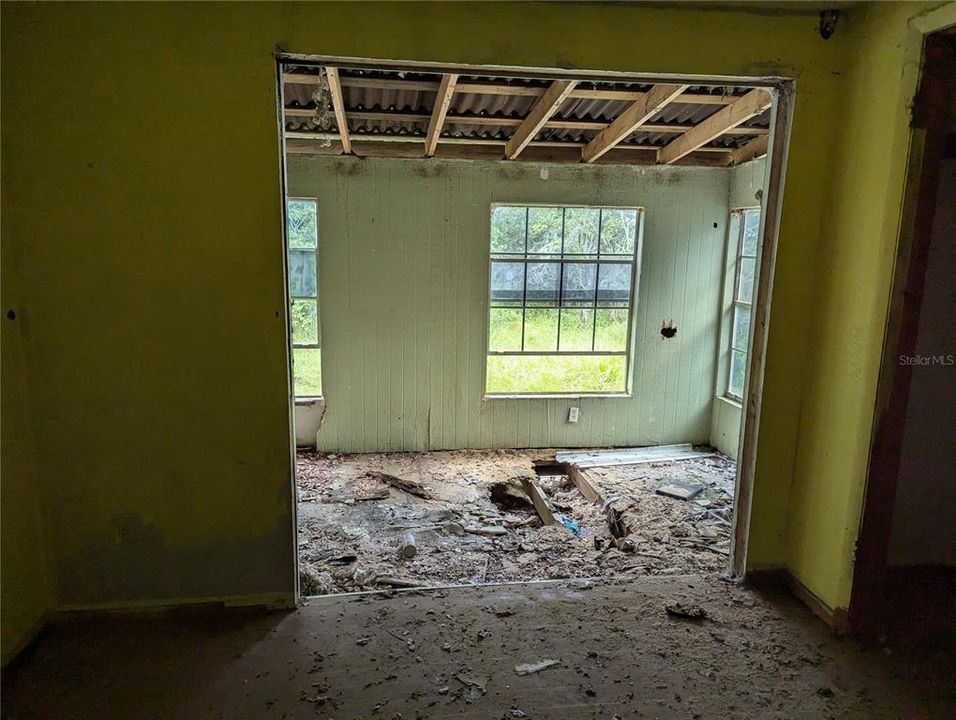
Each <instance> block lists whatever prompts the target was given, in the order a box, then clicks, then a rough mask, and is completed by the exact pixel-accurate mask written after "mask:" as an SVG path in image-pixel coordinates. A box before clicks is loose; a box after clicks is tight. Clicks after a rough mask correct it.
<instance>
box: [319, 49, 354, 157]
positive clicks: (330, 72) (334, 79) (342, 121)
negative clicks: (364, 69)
mask: <svg viewBox="0 0 956 720" xmlns="http://www.w3.org/2000/svg"><path fill="white" fill-rule="evenodd" d="M325 79H326V82H328V84H329V94H330V95H331V96H332V109H333V110H334V111H335V125H336V126H337V127H338V130H339V138H340V139H341V141H342V152H344V153H345V154H346V155H351V154H352V141H351V140H350V139H349V124H348V120H347V118H346V117H345V99H344V98H343V97H342V83H341V81H340V80H339V70H338V68H334V67H327V68H325Z"/></svg>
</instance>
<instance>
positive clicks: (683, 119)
mask: <svg viewBox="0 0 956 720" xmlns="http://www.w3.org/2000/svg"><path fill="white" fill-rule="evenodd" d="M286 70H287V71H288V72H295V73H297V74H316V69H315V68H286ZM316 77H317V80H318V75H316ZM340 77H341V81H342V93H343V97H344V100H345V105H346V112H347V114H348V124H349V131H350V133H354V134H356V135H365V134H387V135H408V136H410V137H424V136H425V134H426V132H427V128H428V118H429V116H430V114H431V109H432V106H433V105H434V103H435V98H436V95H437V93H436V92H435V91H432V90H427V89H410V88H395V87H388V86H387V85H386V83H388V82H395V81H399V82H405V83H414V84H426V83H427V84H431V85H433V86H434V87H435V88H436V89H437V85H438V83H439V81H440V79H441V76H440V75H436V74H429V73H398V72H386V71H376V70H361V71H358V70H347V69H341V70H340ZM352 81H358V82H362V83H363V84H362V86H356V85H355V84H353V83H352ZM370 81H371V82H372V83H373V84H374V83H378V82H380V83H381V86H373V87H369V86H366V85H367V84H369V82H370ZM478 83H494V84H497V85H502V84H507V85H512V86H515V87H520V88H528V89H534V88H537V89H538V90H539V91H541V92H543V90H544V89H545V88H546V87H547V86H548V83H547V82H546V81H541V80H514V79H510V80H509V79H507V78H495V77H488V76H461V77H459V79H458V85H459V86H462V85H474V84H478ZM649 87H650V86H649V85H641V84H636V83H606V82H601V83H586V82H584V83H579V85H578V87H577V89H579V90H580V89H588V90H590V89H600V90H615V91H621V90H626V91H646V90H647V89H648V88H649ZM314 89H315V86H313V85H311V84H303V83H285V84H284V87H283V97H284V102H285V107H286V108H287V109H288V108H297V109H314V108H315V103H314V101H313V99H312V93H313V91H314ZM748 90H749V88H745V87H734V86H726V87H712V86H694V87H691V88H688V92H692V93H701V94H704V93H706V94H709V95H715V96H740V95H743V94H745V93H746V92H747V91H748ZM536 100H537V97H536V96H532V95H502V94H486V93H475V92H456V93H455V94H454V95H453V96H452V101H451V104H450V106H449V109H448V115H449V116H450V119H449V120H447V121H446V122H445V125H444V127H443V129H442V136H443V137H453V138H462V139H467V138H471V139H492V140H499V141H505V140H507V139H508V138H509V137H511V134H512V133H513V132H514V128H515V127H516V126H517V125H518V123H519V122H520V121H521V119H523V118H524V117H525V116H526V115H527V114H528V112H529V110H530V109H531V107H532V106H533V105H534V103H535V101H536ZM628 105H630V101H628V100H618V99H603V98H598V99H595V98H575V97H573V96H572V97H570V98H568V99H567V100H565V101H564V102H563V103H562V105H561V107H560V108H559V109H558V111H557V112H556V113H555V114H554V115H553V116H552V118H551V121H561V120H569V121H586V122H593V123H600V124H602V125H606V124H608V123H610V122H611V121H613V120H614V119H615V118H616V117H617V116H618V115H619V114H620V113H621V112H623V111H624V110H625V109H626V108H627V107H628ZM721 107H723V105H720V104H689V103H686V102H675V103H671V104H669V105H667V106H666V107H665V108H663V110H662V111H661V112H659V113H658V114H657V115H656V116H654V117H653V118H652V119H651V120H650V123H652V124H653V123H658V124H668V125H673V124H676V125H682V126H685V127H686V128H690V127H692V126H694V125H696V124H698V123H700V122H701V121H703V120H705V119H706V118H708V117H709V116H710V115H712V114H713V113H715V112H718V111H719V110H720V109H721ZM363 113H390V114H396V115H399V114H404V115H411V116H413V117H411V118H409V119H407V120H406V119H403V118H400V117H389V118H368V117H363ZM459 115H460V116H468V117H469V118H474V119H475V120H474V121H472V122H469V123H467V124H466V123H456V122H454V120H453V118H454V116H459ZM479 118H488V119H489V122H488V123H487V124H485V123H478V122H477V120H478V119H479ZM769 122H770V111H769V110H767V111H765V112H763V113H761V114H760V115H758V116H756V117H754V118H752V119H751V120H749V121H747V122H746V123H744V126H745V127H749V128H761V129H766V128H768V126H769ZM285 127H286V129H287V130H289V131H300V132H315V131H319V130H321V128H319V127H318V126H317V125H316V124H315V123H314V122H313V121H312V118H311V117H299V116H295V117H292V116H288V115H287V116H286V118H285ZM332 129H333V130H334V122H333V123H332ZM597 132H598V129H596V128H595V129H580V128H560V127H557V128H556V127H545V128H544V129H543V130H542V131H541V132H540V133H538V135H537V136H536V138H535V139H536V140H539V141H540V140H548V141H555V142H568V143H576V144H579V143H586V142H587V141H589V140H590V139H591V138H593V137H594V136H595V135H596V134H597ZM679 134H680V133H679V132H659V131H641V130H638V131H637V132H635V133H633V134H632V135H630V136H629V137H628V138H626V139H625V140H624V141H623V142H622V143H621V144H622V145H628V144H642V145H648V144H649V145H658V146H662V145H665V144H667V143H668V142H670V141H671V140H673V139H674V138H675V137H677V136H678V135H679ZM753 137H754V136H753V135H752V134H734V133H732V132H731V133H729V134H725V135H721V136H719V137H718V138H716V139H715V140H714V141H713V142H711V143H709V145H710V146H712V147H721V148H734V147H738V146H739V145H742V144H744V143H746V142H748V141H749V140H751V139H753Z"/></svg>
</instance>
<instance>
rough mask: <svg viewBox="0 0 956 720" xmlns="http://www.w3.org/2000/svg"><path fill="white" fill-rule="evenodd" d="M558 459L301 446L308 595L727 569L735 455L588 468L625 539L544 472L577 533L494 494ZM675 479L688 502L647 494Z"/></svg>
mask: <svg viewBox="0 0 956 720" xmlns="http://www.w3.org/2000/svg"><path fill="white" fill-rule="evenodd" d="M553 458H554V452H553V451H551V450H489V451H453V452H430V453H391V454H368V455H342V456H336V455H323V454H316V453H299V455H298V458H297V483H298V491H299V505H298V516H299V564H300V582H301V587H302V592H303V594H306V595H321V594H326V593H332V592H348V591H355V590H361V589H370V588H381V587H385V586H400V587H406V586H416V585H419V586H428V585H432V586H434V585H449V584H468V583H486V582H502V581H515V580H540V579H553V578H584V577H599V576H601V577H620V576H624V577H628V576H640V575H678V574H699V573H722V572H724V570H725V569H726V567H727V564H728V553H729V536H730V511H731V505H732V498H733V485H734V472H735V468H734V463H733V462H732V461H731V460H730V459H728V458H726V457H723V456H715V457H708V458H702V459H697V460H684V461H680V462H670V463H657V464H648V465H637V466H618V467H611V468H599V469H595V470H594V471H591V472H593V473H594V474H595V477H596V479H597V480H598V481H599V482H600V483H601V484H602V486H603V487H604V488H605V489H606V491H607V493H608V495H607V497H608V499H609V500H613V503H609V504H612V505H613V508H614V509H615V510H614V511H615V512H616V514H617V516H621V515H622V514H623V515H624V516H625V517H626V518H627V519H628V520H629V522H628V523H627V525H628V528H629V530H630V531H631V532H629V533H628V532H625V533H620V532H618V533H617V534H618V535H625V536H628V537H629V539H630V542H627V543H615V542H614V540H615V537H614V534H612V531H611V526H610V524H609V521H608V514H609V511H608V509H607V508H602V506H601V505H595V504H592V503H591V502H588V501H587V500H585V499H584V498H583V497H582V496H581V494H580V492H579V491H578V490H577V489H576V488H575V487H574V486H573V484H572V483H571V481H570V480H568V479H567V478H566V477H564V478H562V477H557V476H554V477H551V476H548V475H547V474H545V475H543V476H542V477H541V478H540V484H541V487H542V489H543V490H544V491H545V493H546V494H547V495H548V497H549V500H550V502H551V503H552V504H553V506H554V509H555V510H556V511H558V513H559V514H561V515H562V516H563V517H564V518H565V519H567V520H568V521H569V524H574V525H575V526H576V529H577V532H573V531H572V530H570V529H568V528H567V527H565V526H564V525H561V524H558V525H552V526H547V527H545V526H542V523H541V522H540V519H539V517H538V514H537V513H536V512H535V511H534V509H533V508H532V507H531V505H530V504H528V505H527V507H509V508H505V509H502V508H501V507H499V506H498V505H496V504H495V503H494V502H493V501H492V498H491V487H492V485H494V484H495V483H498V482H502V481H506V480H508V479H509V478H513V477H515V474H516V469H519V470H520V469H525V470H530V469H531V468H532V466H533V465H534V464H535V463H536V462H546V461H553ZM370 472H371V473H372V475H371V476H370V475H369V473H370ZM375 472H384V473H388V474H390V475H393V476H396V477H400V478H403V479H407V480H411V481H413V482H415V483H418V484H420V485H421V486H423V487H424V488H425V489H426V491H427V495H428V497H427V498H422V497H418V496H417V495H415V494H411V493H409V492H406V491H404V490H401V489H398V488H395V487H389V486H387V485H385V484H383V483H382V482H381V480H379V479H377V478H376V477H375V476H374V473H375ZM673 479H683V480H690V481H694V482H697V483H699V484H701V485H703V486H704V492H702V493H701V494H700V495H699V496H698V497H696V498H694V499H693V500H690V501H684V500H677V499H674V498H670V497H663V496H660V495H656V494H655V492H654V491H655V489H656V488H657V487H658V486H659V485H660V484H661V483H662V482H664V481H665V480H673ZM385 493H387V496H386V497H384V498H382V497H381V496H382V495H383V494H385ZM571 521H573V523H572V522H571ZM409 531H411V532H412V533H413V534H414V536H415V543H416V548H417V552H416V554H415V555H414V557H411V558H407V559H406V558H403V557H401V556H400V554H399V546H400V545H401V544H402V542H403V538H404V536H405V533H406V532H409ZM490 533H500V534H490ZM619 546H620V547H619Z"/></svg>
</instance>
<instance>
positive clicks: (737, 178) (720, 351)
mask: <svg viewBox="0 0 956 720" xmlns="http://www.w3.org/2000/svg"><path fill="white" fill-rule="evenodd" d="M766 167H767V163H766V159H765V158H761V159H760V160H754V161H752V162H749V163H746V164H745V165H741V166H740V167H735V168H733V169H732V170H730V183H729V187H728V198H729V199H728V202H727V207H728V209H730V210H733V209H734V208H743V207H756V206H757V205H758V204H759V203H758V202H757V199H756V197H755V193H756V192H757V190H759V189H761V188H763V185H764V173H765V170H766ZM736 260H737V241H736V238H731V237H728V238H727V250H726V252H725V254H724V260H723V263H724V264H723V273H724V274H723V283H724V286H723V291H722V300H721V310H720V341H719V342H718V343H717V375H716V382H715V385H714V415H713V419H712V420H711V428H710V444H711V445H713V446H714V447H716V448H717V449H718V450H720V451H721V452H722V453H724V454H726V455H729V456H730V457H732V458H733V459H734V460H736V459H737V449H738V445H739V442H740V423H741V420H742V419H743V418H742V413H741V407H740V403H738V402H735V401H734V400H731V399H729V398H727V397H724V391H725V389H726V388H727V376H728V375H729V374H730V333H731V332H732V329H733V311H732V304H733V297H734V282H735V280H736V271H737V265H736Z"/></svg>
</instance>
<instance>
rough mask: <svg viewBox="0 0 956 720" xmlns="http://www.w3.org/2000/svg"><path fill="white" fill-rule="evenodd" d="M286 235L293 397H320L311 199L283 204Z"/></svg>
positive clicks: (315, 213)
mask: <svg viewBox="0 0 956 720" xmlns="http://www.w3.org/2000/svg"><path fill="white" fill-rule="evenodd" d="M286 223H287V227H288V235H289V238H288V240H289V297H290V299H291V302H292V306H291V308H290V315H291V317H292V370H293V379H294V384H295V396H296V397H318V396H321V395H322V363H321V352H322V351H321V349H320V342H319V341H320V336H321V335H320V326H319V278H318V274H317V272H316V270H317V268H318V255H319V228H318V225H319V223H318V204H317V202H316V200H315V199H314V198H289V199H288V200H287V201H286Z"/></svg>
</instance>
